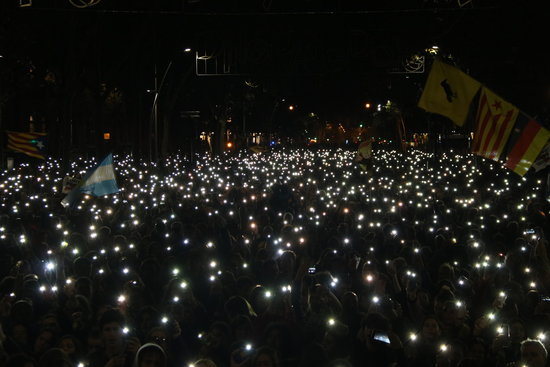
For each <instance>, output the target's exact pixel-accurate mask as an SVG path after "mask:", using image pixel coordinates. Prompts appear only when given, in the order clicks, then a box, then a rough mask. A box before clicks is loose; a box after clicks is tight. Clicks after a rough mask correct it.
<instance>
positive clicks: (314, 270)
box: [307, 266, 317, 274]
mask: <svg viewBox="0 0 550 367" xmlns="http://www.w3.org/2000/svg"><path fill="white" fill-rule="evenodd" d="M307 272H308V273H309V274H315V273H316V272H317V267H315V266H312V267H310V268H309V269H307Z"/></svg>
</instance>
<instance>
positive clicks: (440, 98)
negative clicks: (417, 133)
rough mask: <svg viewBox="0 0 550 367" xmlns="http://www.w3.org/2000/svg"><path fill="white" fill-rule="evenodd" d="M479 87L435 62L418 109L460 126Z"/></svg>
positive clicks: (445, 65)
mask: <svg viewBox="0 0 550 367" xmlns="http://www.w3.org/2000/svg"><path fill="white" fill-rule="evenodd" d="M480 87H481V83H479V82H478V81H477V80H475V79H473V78H472V77H470V76H469V75H468V74H466V73H464V72H463V71H461V70H459V69H457V68H455V67H453V66H450V65H447V64H445V63H443V62H441V61H439V60H435V61H434V63H433V64H432V69H431V70H430V75H428V80H427V81H426V85H425V86H424V91H423V92H422V96H421V97H420V100H419V101H418V107H420V108H423V109H425V110H426V111H428V112H433V113H437V114H440V115H443V116H445V117H448V118H449V119H451V120H452V121H453V123H455V124H456V125H458V126H462V125H464V122H465V121H466V118H467V116H468V110H469V108H470V104H471V103H472V99H473V98H474V96H475V95H476V93H477V92H478V90H479V88H480Z"/></svg>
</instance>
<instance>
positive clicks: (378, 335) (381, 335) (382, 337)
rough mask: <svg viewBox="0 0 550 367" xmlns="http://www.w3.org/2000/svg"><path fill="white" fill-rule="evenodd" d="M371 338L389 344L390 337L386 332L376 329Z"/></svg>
mask: <svg viewBox="0 0 550 367" xmlns="http://www.w3.org/2000/svg"><path fill="white" fill-rule="evenodd" d="M372 338H373V339H374V340H377V341H379V342H382V343H385V344H390V337H389V336H388V334H387V333H385V332H383V331H380V330H376V331H375V332H374V333H373V335H372Z"/></svg>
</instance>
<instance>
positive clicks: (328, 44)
mask: <svg viewBox="0 0 550 367" xmlns="http://www.w3.org/2000/svg"><path fill="white" fill-rule="evenodd" d="M148 3H152V2H151V1H137V2H136V1H116V2H115V1H112V0H111V1H109V0H102V1H101V2H100V3H99V4H98V5H95V6H90V7H87V8H84V9H77V8H75V7H74V6H72V5H71V4H70V3H69V1H68V0H67V1H65V0H42V1H40V0H35V1H33V2H32V6H30V7H25V8H19V7H18V1H3V2H2V5H1V6H2V8H3V9H2V15H1V16H0V19H1V20H2V25H1V26H2V32H1V35H0V54H2V55H3V56H4V57H3V58H2V65H1V70H2V75H3V80H4V82H3V84H4V87H3V88H2V92H3V93H4V95H7V97H5V98H7V99H12V100H11V102H10V103H11V105H10V103H8V104H7V105H6V106H5V108H4V114H5V115H4V121H6V120H9V123H15V122H14V121H13V120H21V119H24V117H22V116H24V115H25V114H26V113H27V112H25V111H27V110H28V109H29V104H41V103H48V102H44V98H42V97H41V94H40V93H43V92H35V93H36V96H35V97H34V98H35V99H36V100H38V101H41V102H37V101H34V102H33V97H32V96H30V97H28V96H26V95H25V96H22V95H21V93H27V94H28V93H29V92H28V91H22V90H21V87H20V84H21V78H19V79H14V77H8V76H6V74H7V73H13V72H15V73H21V65H26V64H25V63H32V65H33V67H34V68H35V73H36V74H37V75H38V74H39V73H41V74H40V75H41V77H42V76H43V75H46V74H47V73H48V72H53V73H54V74H53V75H55V78H56V82H55V87H56V88H58V89H59V90H58V93H60V94H61V95H63V93H65V95H64V98H65V102H64V103H65V104H66V103H67V102H66V100H67V96H68V95H69V94H70V91H71V90H77V89H79V88H82V87H83V86H88V87H90V89H92V90H94V88H95V89H96V90H97V88H98V87H97V86H98V85H100V86H103V87H104V88H105V89H106V90H113V88H117V89H118V90H120V91H122V92H123V93H124V96H125V101H126V107H125V108H126V110H125V111H126V112H124V113H126V114H129V115H132V116H134V115H135V116H136V117H135V118H134V119H135V120H136V121H138V123H139V119H140V118H138V117H137V116H139V115H145V116H147V113H150V104H149V103H148V102H147V100H148V98H150V95H148V94H147V92H146V91H147V90H148V89H149V90H150V89H154V69H155V65H156V67H157V73H158V74H157V76H158V79H157V80H158V81H159V80H160V79H161V78H162V76H163V74H164V72H165V71H166V69H167V68H168V69H169V72H168V73H167V74H166V80H165V84H164V85H163V88H164V93H166V94H167V95H169V94H170V93H175V91H176V90H177V88H178V87H177V86H176V85H175V84H174V86H172V85H171V83H175V82H176V81H178V80H183V79H185V86H184V87H182V90H183V92H182V91H180V92H181V95H182V97H181V98H180V100H178V102H177V103H178V108H179V109H180V110H203V109H209V108H210V109H211V108H212V106H213V105H216V104H219V103H221V102H220V101H223V100H224V98H226V96H227V94H228V93H229V94H231V95H236V94H239V93H242V90H243V85H245V84H244V83H248V87H249V88H252V89H253V91H252V92H253V93H255V94H256V97H255V101H256V103H257V105H259V106H261V105H262V103H264V106H263V107H259V108H264V109H265V110H266V111H268V110H271V108H272V106H274V103H276V101H280V100H282V99H285V103H292V104H295V105H297V106H300V107H301V108H303V109H307V110H308V111H312V112H315V113H316V114H318V115H319V116H322V117H323V118H325V119H327V120H330V119H334V120H358V119H361V118H362V116H361V113H363V111H362V109H363V106H364V103H365V102H367V101H369V102H373V103H382V102H385V101H386V100H388V99H390V100H392V101H395V102H396V103H397V104H398V105H399V106H400V107H401V108H402V109H403V111H404V112H405V113H406V114H407V115H408V116H411V118H414V119H418V118H422V116H423V115H422V111H421V110H419V109H418V108H417V107H416V103H417V100H418V98H419V95H420V93H421V88H422V86H423V84H424V80H425V77H426V75H427V73H419V74H410V73H409V74H407V73H402V72H403V71H404V69H403V66H402V65H403V62H404V60H406V59H407V58H408V57H410V56H411V55H414V54H423V52H424V50H425V49H426V48H428V47H431V46H433V45H437V46H439V48H440V54H441V55H444V56H447V57H450V58H451V59H452V60H453V61H454V62H455V64H456V65H457V66H458V67H460V68H462V69H463V70H465V71H467V72H468V73H470V74H471V75H472V76H473V77H474V78H476V79H478V80H479V81H480V82H482V83H483V84H485V85H487V86H488V87H489V88H491V89H493V90H494V91H495V92H497V93H498V94H500V95H501V96H503V97H504V98H506V99H508V100H509V101H511V102H512V103H515V104H516V105H517V106H518V107H519V108H520V109H522V110H524V111H526V112H527V113H529V114H531V115H538V114H540V113H542V112H541V111H543V109H544V106H545V105H546V104H547V102H546V96H547V93H546V91H547V89H548V85H549V80H550V78H549V77H548V75H549V72H548V71H549V65H550V56H549V50H548V48H549V46H548V42H547V41H546V40H545V39H544V37H545V36H546V35H547V31H546V30H545V23H544V22H545V19H544V12H543V11H541V9H537V8H534V7H531V6H527V5H526V4H525V3H524V2H518V1H514V2H512V1H472V2H471V3H469V4H467V5H464V6H463V7H462V8H461V7H460V6H459V3H458V2H456V1H438V2H436V1H410V2H406V1H397V2H384V1H381V2H379V3H378V4H369V5H364V4H362V3H367V2H360V1H349V2H347V1H328V0H326V1H313V0H309V1H308V0H302V1H276V0H272V1H263V2H262V1H232V2H230V1H222V2H215V1H207V0H200V1H197V0H187V1H159V2H156V1H155V2H154V3H155V4H154V5H150V4H149V5H147V4H148ZM368 3H371V2H368ZM389 3H391V4H389ZM461 3H463V2H461ZM185 47H191V48H192V50H193V51H192V52H191V53H188V54H186V53H184V52H183V49H184V48H185ZM195 52H198V54H199V55H207V56H210V57H211V59H210V60H214V61H215V62H218V65H217V66H215V67H214V66H213V65H214V63H211V64H209V65H208V67H209V70H208V71H205V70H203V69H199V70H198V71H199V73H200V74H203V75H202V76H197V75H196V71H197V70H196V69H195V56H196V55H195ZM212 58H213V59H212ZM429 62H430V57H429V56H428V57H427V64H426V72H427V71H428V70H429V69H428V66H429ZM168 65H170V66H169V67H168ZM199 66H200V67H202V64H201V65H199ZM391 71H394V72H395V71H397V72H399V73H391ZM205 74H210V75H205ZM212 74H222V75H212ZM250 86H251V87H250ZM12 92H13V93H12ZM14 93H15V94H17V93H19V95H18V101H17V102H15V105H17V106H14V101H13V95H14ZM98 93H99V94H101V87H99V91H98ZM31 94H32V93H31ZM73 94H74V93H73ZM52 98H53V97H52ZM21 100H27V101H29V103H28V104H26V103H21ZM262 101H264V102H262ZM273 101H275V102H273ZM138 102H139V103H138ZM55 103H59V102H55ZM33 108H34V109H36V108H39V107H36V106H35V107H33ZM59 108H60V109H63V106H60V107H59ZM81 114H85V112H83V113H81ZM146 118H147V117H145V118H144V120H146ZM5 124H6V122H4V125H5ZM105 124H109V122H105Z"/></svg>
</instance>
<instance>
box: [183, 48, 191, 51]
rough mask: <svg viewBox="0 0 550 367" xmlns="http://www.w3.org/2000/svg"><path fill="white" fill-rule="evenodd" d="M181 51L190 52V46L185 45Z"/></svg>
mask: <svg viewBox="0 0 550 367" xmlns="http://www.w3.org/2000/svg"><path fill="white" fill-rule="evenodd" d="M183 52H191V48H190V47H186V48H184V49H183Z"/></svg>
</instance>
